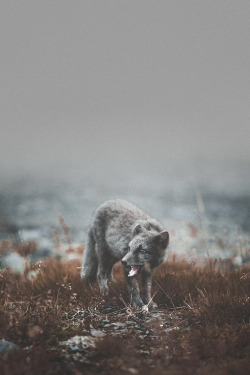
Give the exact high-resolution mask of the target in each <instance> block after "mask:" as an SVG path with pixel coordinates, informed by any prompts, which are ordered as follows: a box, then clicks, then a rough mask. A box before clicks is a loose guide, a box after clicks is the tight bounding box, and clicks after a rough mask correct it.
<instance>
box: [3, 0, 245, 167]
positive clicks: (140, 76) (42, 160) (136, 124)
mask: <svg viewBox="0 0 250 375" xmlns="http://www.w3.org/2000/svg"><path fill="white" fill-rule="evenodd" d="M0 43H1V46H0V53H1V55H0V56H1V59H0V61H1V67H0V105H1V109H0V126H1V135H0V168H1V169H2V170H8V169H9V170H12V173H13V171H14V170H19V172H20V171H21V172H22V171H31V172H36V171H38V172H39V173H40V171H44V170H52V171H53V169H54V168H57V167H58V168H59V167H60V166H65V168H73V167H75V166H76V167H79V168H82V169H84V168H86V169H89V167H90V166H91V168H92V167H93V170H96V169H104V168H105V169H112V168H117V167H119V166H121V167H122V168H132V167H136V168H145V170H146V169H147V168H154V166H156V165H157V166H160V167H163V168H164V167H165V166H166V165H175V163H177V164H178V163H179V164H180V163H181V164H182V163H193V162H196V161H197V160H202V161H203V162H204V163H206V162H209V163H225V162H227V163H228V164H230V163H236V164H240V163H246V162H247V161H248V160H250V147H249V146H250V137H249V135H250V124H249V120H250V1H240V0H237V1H230V0H227V1H218V0H216V1H213V0H211V1H208V0H207V1H205V0H204V1H202V0H198V1H192V0H183V1H178V0H174V1H168V0H161V1H157V0H153V1H147V0H142V1H135V0H122V1H119V0H113V1H110V0H105V1H101V0H100V1H95V0H89V1H86V0H79V1H77V0H67V1H65V0H58V1H56V0H53V1H51V0H49V1H47V0H43V1H41V0H39V1H36V0H32V1H26V0H22V1H20V0H18V1H14V0H11V1H1V2H0Z"/></svg>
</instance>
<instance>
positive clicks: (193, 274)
mask: <svg viewBox="0 0 250 375" xmlns="http://www.w3.org/2000/svg"><path fill="white" fill-rule="evenodd" d="M22 246H23V247H22V249H21V252H22V254H23V255H24V256H27V255H28V254H29V253H30V252H31V251H32V250H33V246H34V245H31V244H27V245H26V246H27V249H25V246H24V245H22ZM5 248H6V246H5ZM72 251H73V250H72ZM30 271H34V272H36V274H34V273H33V274H32V273H31V272H30ZM32 275H33V276H32ZM114 279H115V283H114V284H112V286H111V290H110V294H109V296H108V297H105V298H104V297H102V296H101V295H100V292H99V289H98V287H97V285H89V284H88V283H84V282H82V281H81V280H80V262H79V261H77V260H74V261H70V262H63V261H60V260H56V259H53V258H48V259H47V260H45V261H43V262H38V263H37V264H35V265H29V264H27V267H26V270H25V272H24V274H23V275H20V274H15V273H14V272H13V271H12V270H10V269H7V270H4V271H1V272H0V338H1V339H5V340H8V341H11V342H14V343H16V344H17V345H19V348H20V349H19V351H18V352H17V353H16V354H14V355H9V356H7V357H2V358H0V373H1V374H3V375H5V374H6V375H12V374H16V375H20V374H28V375H31V374H32V375H33V374H83V373H84V374H93V373H99V374H117V371H119V372H120V373H121V374H129V373H135V374H140V373H143V374H145V373H148V374H151V375H157V374H162V373H164V374H176V375H177V374H204V375H207V374H211V373H212V372H214V373H215V374H221V375H224V374H248V372H249V365H250V362H249V358H250V325H249V319H250V271H249V269H247V268H243V267H242V268H240V269H238V270H235V271H232V270H230V269H225V267H224V268H223V267H218V261H217V262H216V261H212V260H210V261H209V262H208V263H207V265H206V266H205V267H202V268H199V267H197V266H194V265H190V264H188V263H187V262H184V261H182V262H181V261H178V262H177V261H175V260H172V261H169V262H168V263H166V264H164V265H162V266H161V267H160V268H159V269H158V271H157V273H156V275H155V282H154V288H153V294H155V298H154V300H155V301H156V302H157V304H158V305H159V307H160V310H161V313H163V314H164V316H165V317H166V319H169V322H170V323H169V326H168V327H167V329H165V328H166V327H165V328H164V327H163V328H164V329H163V328H162V325H161V324H160V321H159V322H157V321H154V322H153V321H150V320H145V317H136V314H135V313H134V312H133V311H132V310H131V311H130V314H131V316H132V319H136V321H137V323H138V322H141V323H140V324H143V325H144V328H145V330H148V331H149V332H150V334H149V335H148V336H147V337H146V336H145V337H144V338H141V337H140V336H139V335H138V334H137V333H136V332H135V331H133V329H132V330H130V328H128V329H127V331H124V332H123V333H122V334H121V335H120V337H119V334H118V337H111V336H106V337H104V338H102V339H99V341H98V342H97V345H96V348H95V349H93V350H92V351H91V352H90V353H88V354H86V353H82V358H85V357H84V356H86V355H87V356H88V361H80V360H78V359H72V358H71V357H70V358H69V357H67V356H66V355H65V352H63V351H62V349H61V347H60V346H59V341H62V340H66V339H68V338H71V337H73V336H75V335H89V334H90V329H91V327H92V328H95V329H98V327H100V325H101V324H102V321H103V319H107V318H108V319H109V320H110V321H111V322H112V321H114V322H117V321H126V320H125V317H126V319H127V316H128V313H127V314H124V313H123V315H119V314H118V315H109V313H107V308H110V307H111V308H112V309H113V310H116V311H118V310H120V311H123V312H124V308H125V306H124V303H123V300H125V303H126V301H128V296H127V292H126V286H125V284H124V280H123V273H122V271H121V266H120V265H119V264H118V265H117V266H116V267H115V269H114ZM105 309H106V310H105ZM78 311H81V312H82V315H77V312H78ZM74 314H75V316H76V319H75V318H74ZM124 316H125V317H124ZM138 324H139V323H138Z"/></svg>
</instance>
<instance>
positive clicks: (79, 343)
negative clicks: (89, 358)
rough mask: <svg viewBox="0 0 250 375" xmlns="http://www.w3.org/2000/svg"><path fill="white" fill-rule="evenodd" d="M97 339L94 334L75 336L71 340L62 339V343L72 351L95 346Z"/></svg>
mask: <svg viewBox="0 0 250 375" xmlns="http://www.w3.org/2000/svg"><path fill="white" fill-rule="evenodd" d="M95 341H96V339H95V338H94V337H92V336H74V337H72V338H71V339H69V340H66V341H61V342H60V345H63V346H67V347H68V348H70V349H71V350H72V351H77V350H80V349H89V348H94V347H95Z"/></svg>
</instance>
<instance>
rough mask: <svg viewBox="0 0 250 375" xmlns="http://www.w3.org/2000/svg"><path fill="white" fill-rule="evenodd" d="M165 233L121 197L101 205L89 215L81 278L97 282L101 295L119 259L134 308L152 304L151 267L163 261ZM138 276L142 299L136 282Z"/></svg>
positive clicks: (105, 289)
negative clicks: (140, 283) (89, 220)
mask: <svg viewBox="0 0 250 375" xmlns="http://www.w3.org/2000/svg"><path fill="white" fill-rule="evenodd" d="M168 244H169V234H168V232H167V231H166V230H164V229H163V227H162V225H161V224H160V223H159V222H158V221H157V220H155V219H153V218H151V217H150V216H149V215H148V214H146V213H145V212H143V211H142V210H141V209H139V208H138V207H136V206H134V205H133V204H131V203H129V202H127V201H125V200H120V199H116V200H110V201H107V202H104V203H103V204H101V205H100V206H99V207H98V208H97V210H96V212H95V214H94V217H93V221H92V224H91V227H90V229H89V232H88V239H87V246H86V249H85V251H84V255H83V264H82V271H81V277H82V279H86V280H89V281H96V279H97V281H98V284H99V287H100V290H101V292H102V293H103V294H107V293H108V284H107V281H108V280H110V281H112V268H113V265H114V264H115V263H116V262H118V261H120V260H121V262H122V264H123V267H124V273H125V277H126V280H127V283H128V288H129V292H130V296H131V297H130V298H131V300H130V303H131V305H132V306H134V307H140V308H141V309H142V310H146V311H147V310H148V305H149V304H150V305H151V306H150V307H153V308H154V307H156V304H155V303H154V302H152V300H151V286H152V277H153V271H154V269H155V268H156V267H157V266H159V265H160V264H161V263H162V262H164V261H165V260H166V257H167V246H168ZM139 274H141V279H142V289H143V293H142V298H141V296H140V291H139V286H138V282H137V277H138V275H139Z"/></svg>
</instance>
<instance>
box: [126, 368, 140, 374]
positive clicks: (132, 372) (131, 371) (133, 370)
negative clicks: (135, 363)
mask: <svg viewBox="0 0 250 375" xmlns="http://www.w3.org/2000/svg"><path fill="white" fill-rule="evenodd" d="M128 372H130V374H138V370H137V369H136V368H133V367H130V368H128Z"/></svg>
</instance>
